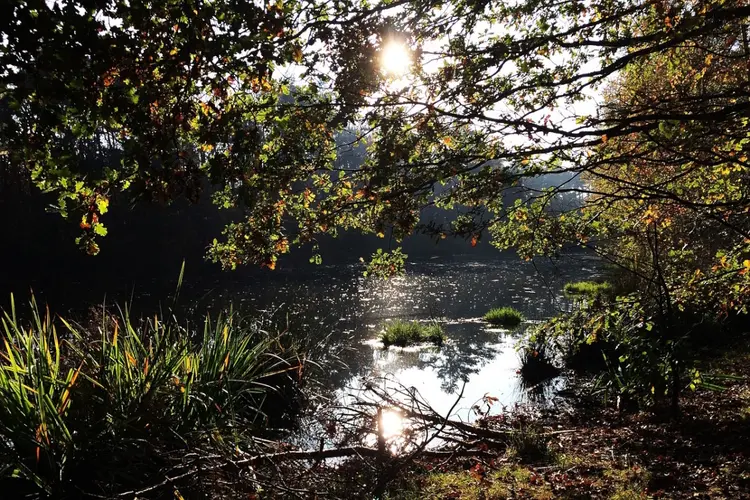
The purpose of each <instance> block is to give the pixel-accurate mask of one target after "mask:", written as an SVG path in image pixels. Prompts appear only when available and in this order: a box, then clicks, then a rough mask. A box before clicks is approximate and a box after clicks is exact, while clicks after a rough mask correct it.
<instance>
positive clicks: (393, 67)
mask: <svg viewBox="0 0 750 500" xmlns="http://www.w3.org/2000/svg"><path fill="white" fill-rule="evenodd" d="M411 63H412V61H411V53H410V51H409V49H408V48H407V47H406V45H404V44H403V43H401V42H399V41H396V40H390V41H388V42H386V44H385V45H384V46H383V49H382V52H381V54H380V66H381V68H382V69H383V73H385V74H386V75H388V76H393V77H399V76H403V75H405V74H406V73H408V72H409V67H410V66H411Z"/></svg>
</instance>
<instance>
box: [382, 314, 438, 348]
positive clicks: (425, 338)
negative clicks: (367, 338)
mask: <svg viewBox="0 0 750 500" xmlns="http://www.w3.org/2000/svg"><path fill="white" fill-rule="evenodd" d="M445 339H446V337H445V333H444V332H443V327H442V326H440V325H439V324H438V323H429V324H424V323H420V322H418V321H402V320H396V321H393V322H391V323H389V324H388V325H386V327H385V330H384V331H383V333H381V334H380V340H381V342H383V345H384V346H385V347H388V346H391V345H395V346H399V347H405V346H409V345H414V344H421V343H425V342H431V343H433V344H436V345H442V344H443V342H445Z"/></svg>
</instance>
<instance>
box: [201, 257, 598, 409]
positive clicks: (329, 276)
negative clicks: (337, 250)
mask: <svg viewBox="0 0 750 500" xmlns="http://www.w3.org/2000/svg"><path fill="white" fill-rule="evenodd" d="M600 274H601V265H600V263H599V262H598V261H597V260H596V259H595V258H593V257H592V256H589V255H585V254H573V255H569V256H566V257H565V258H563V259H561V260H558V261H555V262H552V261H537V262H523V261H520V260H518V259H517V258H513V257H502V256H498V257H497V258H490V259H482V260H477V259H476V258H472V257H470V256H466V257H455V258H453V259H451V260H450V261H446V260H444V259H440V260H438V259H428V260H423V261H418V262H409V263H408V265H407V272H406V274H405V275H404V276H402V277H397V278H393V279H391V280H388V281H379V280H372V279H369V280H368V279H365V278H363V277H362V267H361V266H357V265H351V266H318V267H311V268H307V269H305V270H283V269H281V270H278V271H276V272H275V273H273V275H272V276H271V277H270V278H269V277H266V278H265V279H264V280H263V282H262V284H261V283H260V282H259V283H257V284H256V283H248V282H247V281H246V280H244V279H243V280H237V281H234V282H227V281H223V282H222V283H217V284H215V285H214V286H213V287H203V288H201V289H200V290H197V289H193V290H192V293H193V294H196V293H198V292H200V293H201V294H205V296H207V297H210V298H211V302H215V303H222V304H226V303H228V302H232V303H233V304H234V305H235V307H238V308H240V309H242V310H248V309H249V310H255V311H263V312H265V313H267V314H273V315H274V316H275V317H276V318H279V317H282V318H283V320H284V322H285V323H286V324H288V325H289V328H290V330H292V331H295V332H298V333H299V334H301V335H305V336H307V337H308V338H311V339H324V338H325V339H326V341H325V342H324V343H322V344H321V345H322V346H324V349H319V350H318V351H317V352H316V357H317V359H318V360H319V361H321V362H322V363H323V364H324V366H325V370H324V371H323V376H322V378H323V380H322V382H323V384H324V385H325V386H327V387H328V389H329V390H330V391H331V392H332V393H333V394H334V395H335V398H337V399H339V400H340V401H342V402H345V401H346V400H347V399H349V398H352V397H354V396H356V394H357V392H358V391H359V390H360V389H361V387H362V384H363V380H364V379H367V378H372V377H379V378H381V382H380V383H384V382H382V378H386V379H388V381H389V382H388V383H392V384H396V385H402V386H404V387H408V388H412V389H411V390H416V391H417V392H418V394H419V396H420V397H421V398H422V399H424V400H425V401H427V402H428V403H429V404H430V405H431V406H432V407H433V408H434V409H435V410H436V411H438V412H440V413H441V414H443V415H445V414H446V413H447V412H448V410H449V409H451V408H452V407H453V406H454V404H455V403H456V398H457V395H458V394H459V393H460V391H461V390H463V398H462V399H461V401H459V403H458V404H457V405H456V406H455V408H454V411H453V413H452V415H453V416H454V417H456V418H461V419H463V420H471V418H472V411H471V407H472V406H473V405H474V404H475V403H476V402H478V401H480V400H481V399H482V398H483V396H484V395H486V394H488V395H490V396H492V397H494V398H498V403H499V405H498V406H502V405H505V406H510V405H513V404H515V403H519V402H526V401H529V400H530V399H532V398H533V397H536V398H538V397H539V392H540V391H539V390H537V391H533V393H532V392H530V391H528V390H527V389H526V388H523V387H522V386H521V384H520V381H519V378H518V375H517V373H516V371H517V370H518V368H519V360H518V355H517V352H516V345H517V342H518V339H519V337H520V335H521V334H522V333H523V331H524V329H525V328H527V327H528V326H529V325H531V324H533V323H535V322H538V321H541V320H543V319H545V318H548V317H550V316H552V315H554V314H556V313H557V312H559V311H561V310H565V309H566V308H568V307H569V305H570V304H569V303H568V301H567V300H566V299H565V297H564V296H563V294H562V287H563V285H564V283H565V282H567V281H571V280H584V279H592V278H596V277H598V276H599V275H600ZM498 306H513V307H515V308H517V309H519V310H521V311H522V312H523V314H524V316H525V317H526V318H527V321H526V322H524V323H523V324H522V325H521V326H520V327H518V328H516V329H514V330H512V331H509V330H503V329H497V328H491V327H490V326H489V325H487V324H486V323H484V322H483V321H482V320H481V317H482V316H483V315H484V313H485V312H486V311H487V310H488V309H490V308H493V307H498ZM394 319H405V320H420V321H431V320H437V321H440V322H441V323H442V324H443V326H444V329H445V332H446V335H447V337H448V339H449V340H448V341H447V342H446V344H445V345H444V346H442V347H441V348H436V347H429V346H421V347H415V348H406V349H400V348H393V347H391V348H389V349H383V347H382V345H380V343H379V342H377V341H376V339H377V337H378V334H379V332H380V331H381V330H382V328H383V325H384V324H386V323H387V322H388V321H391V320H394ZM560 382H561V381H560V380H559V379H558V380H553V381H551V382H550V383H549V384H547V385H545V387H543V388H542V389H543V391H542V393H544V391H546V392H547V393H549V392H554V390H556V389H557V388H558V387H559V384H560Z"/></svg>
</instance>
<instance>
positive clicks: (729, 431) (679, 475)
mask: <svg viewBox="0 0 750 500" xmlns="http://www.w3.org/2000/svg"><path fill="white" fill-rule="evenodd" d="M705 369H706V372H707V373H711V372H713V373H719V372H720V373H721V374H722V375H733V376H735V377H736V378H729V379H726V378H725V379H724V380H723V381H722V386H723V387H724V389H723V390H720V391H719V390H708V389H701V388H698V389H697V390H696V391H694V392H688V393H686V394H685V395H684V397H683V398H682V400H681V408H682V413H681V415H680V417H679V418H677V419H675V418H671V417H668V416H659V415H656V414H655V413H654V412H640V413H631V414H624V413H621V412H619V411H617V410H616V409H609V408H603V407H601V405H590V404H589V405H582V404H581V401H578V402H577V403H574V404H571V405H569V406H568V407H567V409H566V410H560V409H559V408H558V409H556V410H555V411H548V412H544V413H541V414H538V415H537V418H536V419H535V420H534V422H533V425H534V428H535V429H536V430H535V431H534V432H536V435H532V436H529V439H530V440H531V445H532V446H531V447H530V449H531V451H534V450H533V448H534V444H535V443H536V445H538V444H539V437H540V436H541V437H543V438H544V440H543V443H542V444H543V448H544V450H543V453H539V450H537V453H536V455H537V456H536V457H534V456H533V455H534V453H531V454H530V453H528V450H527V451H525V452H522V453H513V452H512V450H511V451H510V452H508V453H506V454H505V455H504V456H502V457H499V458H497V459H492V460H487V459H478V458H468V459H467V458H461V459H453V460H449V461H440V460H421V461H420V462H418V463H416V464H415V465H414V467H411V468H409V470H408V471H407V472H404V473H403V474H402V477H401V478H400V480H397V481H396V486H395V487H393V488H391V493H390V498H403V499H407V498H415V499H416V498H420V499H421V498H435V499H450V498H455V499H489V498H524V499H525V498H529V499H547V498H613V499H619V500H625V499H640V498H710V499H717V498H750V354H734V355H733V357H732V358H731V359H727V358H723V359H721V360H718V361H715V362H713V363H711V364H710V366H707V367H705ZM488 425H491V422H488ZM534 440H536V441H534ZM520 444H521V445H522V447H523V445H524V443H523V442H522V443H520ZM528 447H529V446H527V448H528ZM516 448H517V449H518V447H516ZM522 451H523V450H522Z"/></svg>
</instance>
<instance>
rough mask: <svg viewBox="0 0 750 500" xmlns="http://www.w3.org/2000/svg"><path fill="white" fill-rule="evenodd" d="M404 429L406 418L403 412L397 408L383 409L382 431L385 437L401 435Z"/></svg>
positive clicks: (381, 416) (381, 415)
mask: <svg viewBox="0 0 750 500" xmlns="http://www.w3.org/2000/svg"><path fill="white" fill-rule="evenodd" d="M403 430H404V419H403V417H402V415H401V412H399V411H396V410H383V411H382V412H381V413H380V433H381V435H382V436H383V438H385V439H391V438H393V437H396V436H399V435H401V432H402V431H403Z"/></svg>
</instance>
